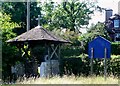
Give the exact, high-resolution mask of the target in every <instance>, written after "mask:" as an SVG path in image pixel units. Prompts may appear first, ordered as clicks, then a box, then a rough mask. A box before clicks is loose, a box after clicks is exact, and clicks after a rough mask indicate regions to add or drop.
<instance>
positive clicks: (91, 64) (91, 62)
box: [90, 48, 94, 76]
mask: <svg viewBox="0 0 120 86" xmlns="http://www.w3.org/2000/svg"><path fill="white" fill-rule="evenodd" d="M93 52H94V51H93V48H91V59H90V66H91V76H92V74H93Z"/></svg>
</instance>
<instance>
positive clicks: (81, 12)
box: [45, 0, 94, 31]
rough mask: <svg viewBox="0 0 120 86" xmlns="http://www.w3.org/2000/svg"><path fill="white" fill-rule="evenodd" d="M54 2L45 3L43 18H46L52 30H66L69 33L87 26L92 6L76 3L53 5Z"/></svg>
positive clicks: (77, 0) (77, 1)
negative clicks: (68, 30)
mask: <svg viewBox="0 0 120 86" xmlns="http://www.w3.org/2000/svg"><path fill="white" fill-rule="evenodd" d="M54 4H55V3H54V2H52V3H51V2H50V3H45V8H47V9H45V11H46V14H45V17H46V18H48V24H49V23H50V25H51V26H50V27H49V28H51V27H54V28H67V29H70V30H71V31H76V29H77V31H79V30H78V29H79V28H81V27H82V26H84V25H88V24H89V20H90V19H91V17H90V14H93V10H92V9H91V8H93V7H94V6H93V5H92V4H91V5H90V3H87V2H86V3H85V2H80V1H79V0H76V1H72V0H71V1H69V2H62V3H60V4H57V3H56V4H57V5H56V6H55V5H54Z"/></svg>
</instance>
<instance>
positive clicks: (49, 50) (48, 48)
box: [48, 44, 52, 77]
mask: <svg viewBox="0 0 120 86" xmlns="http://www.w3.org/2000/svg"><path fill="white" fill-rule="evenodd" d="M50 56H51V55H50V44H48V58H49V62H50V76H49V77H51V76H52V66H51V58H50Z"/></svg>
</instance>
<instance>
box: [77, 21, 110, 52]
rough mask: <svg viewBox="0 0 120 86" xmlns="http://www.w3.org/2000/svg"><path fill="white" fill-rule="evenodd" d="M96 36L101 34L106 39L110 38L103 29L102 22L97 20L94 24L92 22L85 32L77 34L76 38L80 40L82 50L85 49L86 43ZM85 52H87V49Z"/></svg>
mask: <svg viewBox="0 0 120 86" xmlns="http://www.w3.org/2000/svg"><path fill="white" fill-rule="evenodd" d="M97 36H102V37H104V38H106V39H108V40H111V39H110V37H109V35H108V33H107V31H106V29H105V25H104V23H100V22H98V23H97V24H96V25H94V24H92V25H91V27H90V28H88V30H87V33H85V34H82V35H81V36H79V38H78V40H79V41H81V44H82V46H83V48H84V50H87V46H88V43H89V42H90V41H92V40H93V39H94V38H95V37H97ZM85 52H86V53H87V51H85Z"/></svg>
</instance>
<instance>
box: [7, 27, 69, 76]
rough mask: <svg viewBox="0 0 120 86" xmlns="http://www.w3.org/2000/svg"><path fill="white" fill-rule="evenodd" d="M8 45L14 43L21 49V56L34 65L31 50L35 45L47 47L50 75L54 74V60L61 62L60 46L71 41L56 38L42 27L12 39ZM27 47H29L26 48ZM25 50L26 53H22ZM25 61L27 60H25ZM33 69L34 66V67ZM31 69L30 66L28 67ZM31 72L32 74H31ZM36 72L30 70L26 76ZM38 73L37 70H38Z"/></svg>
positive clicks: (46, 56)
mask: <svg viewBox="0 0 120 86" xmlns="http://www.w3.org/2000/svg"><path fill="white" fill-rule="evenodd" d="M7 42H8V43H14V44H16V46H17V47H18V48H19V50H20V52H21V56H22V57H23V56H24V55H27V57H28V58H29V59H30V60H31V62H32V63H34V64H35V58H30V57H29V52H28V50H31V49H32V48H33V47H34V46H35V45H37V44H39V45H42V46H45V47H46V51H47V53H46V55H45V60H46V61H47V62H48V65H50V73H51V74H50V75H52V74H53V72H52V68H51V64H53V62H51V61H52V60H58V62H59V61H60V46H61V44H62V43H69V41H67V40H64V39H62V38H60V37H58V36H55V35H54V34H53V33H51V32H50V31H48V30H46V29H43V27H41V26H39V25H38V26H37V27H35V28H33V29H31V30H29V31H28V32H25V33H23V34H21V35H19V36H17V37H16V38H13V39H10V40H8V41H7ZM25 45H27V46H26V47H25ZM21 50H23V51H24V52H23V53H22V51H21ZM24 59H25V58H24ZM25 61H26V64H27V65H28V64H32V63H29V62H27V59H25ZM32 67H33V66H32ZM26 68H27V69H29V66H27V67H26ZM30 71H31V72H30ZM33 71H34V70H32V69H31V70H28V71H26V74H28V75H29V74H34V73H35V72H33ZM36 71H37V70H36Z"/></svg>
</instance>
